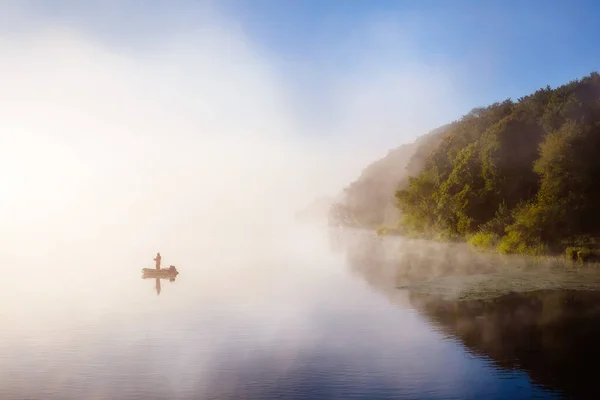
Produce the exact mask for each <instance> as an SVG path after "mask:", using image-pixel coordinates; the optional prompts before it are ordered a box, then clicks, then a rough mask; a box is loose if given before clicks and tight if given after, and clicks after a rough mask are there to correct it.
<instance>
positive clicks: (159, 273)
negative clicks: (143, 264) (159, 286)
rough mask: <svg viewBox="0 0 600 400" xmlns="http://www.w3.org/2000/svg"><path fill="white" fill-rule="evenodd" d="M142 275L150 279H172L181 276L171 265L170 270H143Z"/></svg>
mask: <svg viewBox="0 0 600 400" xmlns="http://www.w3.org/2000/svg"><path fill="white" fill-rule="evenodd" d="M142 273H143V274H144V275H145V276H148V277H171V276H176V275H178V274H179V272H178V271H177V268H175V266H173V265H171V266H170V267H169V268H161V269H156V268H142Z"/></svg>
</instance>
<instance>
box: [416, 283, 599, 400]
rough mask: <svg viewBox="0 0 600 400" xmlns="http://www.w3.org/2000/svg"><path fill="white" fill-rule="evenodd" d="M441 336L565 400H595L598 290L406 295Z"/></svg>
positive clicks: (597, 387) (597, 390) (597, 393)
mask: <svg viewBox="0 0 600 400" xmlns="http://www.w3.org/2000/svg"><path fill="white" fill-rule="evenodd" d="M410 301H411V303H412V304H413V305H414V306H415V308H416V309H417V310H419V311H421V312H422V313H423V314H424V315H425V316H427V317H428V319H430V320H431V321H432V322H433V323H434V324H436V325H438V326H439V327H440V328H441V329H442V330H443V331H444V332H446V333H448V334H450V335H452V336H455V337H457V338H459V339H460V340H461V341H462V342H463V343H464V344H465V346H467V347H468V348H469V349H470V350H471V351H473V352H474V353H476V354H481V355H485V356H488V357H490V358H491V359H492V360H493V361H494V362H495V363H496V364H497V365H499V366H501V367H504V368H511V369H520V370H524V371H526V372H527V373H528V374H529V376H530V377H531V379H532V380H533V381H534V382H536V383H539V384H542V385H543V386H546V387H548V388H550V389H554V390H560V391H562V392H564V393H565V394H566V395H567V396H569V397H574V398H580V399H588V398H589V399H592V398H593V399H598V398H600V382H599V381H598V376H597V375H598V374H597V368H595V363H596V361H597V360H598V358H599V356H600V341H599V340H600V324H599V322H600V292H585V291H579V292H578V291H566V290H563V291H538V292H529V293H520V294H517V293H511V294H508V295H505V296H503V297H500V298H498V299H495V300H487V301H484V300H469V301H448V300H441V299H440V298H437V297H436V296H432V295H428V294H417V293H411V294H410Z"/></svg>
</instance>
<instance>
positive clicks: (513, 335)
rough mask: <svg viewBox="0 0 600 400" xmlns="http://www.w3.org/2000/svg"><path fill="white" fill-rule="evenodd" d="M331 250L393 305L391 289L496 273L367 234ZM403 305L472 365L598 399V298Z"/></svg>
mask: <svg viewBox="0 0 600 400" xmlns="http://www.w3.org/2000/svg"><path fill="white" fill-rule="evenodd" d="M341 243H343V245H342V244H341ZM330 244H331V245H333V246H334V247H335V248H336V249H339V248H340V247H343V248H344V252H345V256H346V258H347V261H348V267H349V268H350V270H351V271H352V272H353V273H354V274H355V275H357V276H360V277H361V278H362V279H364V280H365V281H366V282H367V283H368V284H369V285H370V286H371V287H373V288H374V289H375V290H377V291H379V292H380V293H383V294H385V295H386V296H387V298H388V299H390V300H391V301H392V302H395V301H396V299H397V297H398V295H399V293H406V291H402V290H397V289H395V288H396V287H397V286H398V285H402V284H406V283H410V282H413V281H418V280H423V279H425V280H427V279H431V278H437V277H440V276H449V275H454V276H459V275H469V274H471V273H478V274H482V273H483V274H485V273H487V272H493V271H496V270H498V269H499V268H500V267H499V264H498V263H497V262H491V261H490V260H489V259H488V260H486V259H485V258H484V256H482V255H478V254H473V253H468V252H463V251H454V252H453V251H451V250H450V249H451V248H452V247H451V246H445V245H440V244H427V243H426V244H423V243H419V242H418V241H404V242H403V241H401V240H399V239H398V240H395V241H394V240H388V239H381V238H376V237H372V236H369V235H365V234H350V235H346V234H344V235H343V238H342V237H341V235H340V234H331V236H330ZM456 248H458V249H460V247H455V249H456ZM467 257H468V258H467ZM461 259H462V260H461ZM408 299H409V302H410V304H411V305H412V307H413V308H414V309H415V310H417V311H418V312H419V313H420V314H421V315H423V316H424V317H425V318H426V319H427V320H428V321H429V322H430V323H432V324H433V325H434V326H436V327H437V328H438V329H439V330H440V332H442V333H443V334H444V335H446V336H447V337H449V338H454V339H458V340H459V341H460V342H461V343H462V344H464V346H465V347H466V348H467V349H468V350H469V351H470V352H471V353H472V354H474V355H475V356H476V357H478V358H481V359H489V360H491V361H492V362H493V363H494V365H496V367H498V368H500V369H503V370H507V371H524V372H526V373H527V375H528V376H529V377H530V379H531V381H532V382H533V383H535V384H538V385H541V386H542V387H544V388H547V389H548V390H552V391H553V392H557V393H560V394H561V397H562V396H564V397H566V398H576V399H597V398H600V384H599V383H598V378H597V372H596V368H594V365H595V364H596V363H597V360H598V359H600V341H599V340H598V338H600V292H598V291H576V290H537V291H534V292H527V293H509V294H506V295H503V296H501V297H497V298H495V299H488V300H481V299H480V300H468V299H462V300H457V299H449V298H448V297H447V296H445V297H442V296H441V295H439V294H435V293H426V292H413V291H409V292H408Z"/></svg>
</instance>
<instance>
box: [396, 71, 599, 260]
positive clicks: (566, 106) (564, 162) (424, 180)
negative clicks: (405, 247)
mask: <svg viewBox="0 0 600 400" xmlns="http://www.w3.org/2000/svg"><path fill="white" fill-rule="evenodd" d="M599 152H600V75H598V74H597V73H592V74H590V75H589V76H586V77H584V78H583V79H580V80H575V81H572V82H570V83H568V84H566V85H563V86H561V87H559V88H556V89H551V88H550V87H547V88H544V89H540V90H538V91H536V92H535V93H533V94H532V95H529V96H526V97H523V98H520V99H519V100H518V101H517V102H512V101H510V100H507V101H504V102H501V103H495V104H492V105H491V106H489V107H486V108H476V109H473V110H472V111H471V112H470V113H468V114H467V115H465V116H463V117H462V118H461V119H460V120H458V121H454V122H453V123H451V124H449V125H447V126H446V127H445V130H444V133H443V135H440V136H438V138H437V139H436V141H430V142H429V143H428V144H427V146H421V147H420V148H419V149H417V150H416V151H415V155H414V156H413V160H411V161H409V162H408V166H409V167H410V168H409V169H410V172H411V174H412V176H411V177H409V178H408V179H407V180H406V184H405V185H404V186H403V187H402V188H401V189H400V190H398V191H396V202H397V206H398V209H399V211H400V213H401V221H400V228H401V229H402V231H403V232H405V233H406V234H408V235H412V236H422V237H436V238H444V239H453V240H454V239H457V238H462V239H463V240H464V239H466V238H469V242H470V243H471V244H472V245H474V246H476V247H482V248H487V247H494V246H497V250H498V251H500V252H503V253H523V254H531V255H539V254H544V253H549V252H550V253H553V252H557V253H560V252H562V251H563V250H565V248H567V247H577V246H579V245H582V246H592V247H590V248H593V245H592V243H593V242H594V240H593V238H594V237H600V207H598V205H600V157H598V154H599ZM415 157H416V158H415ZM576 242H579V245H578V244H577V243H576ZM583 242H585V243H583ZM576 245H577V246H576ZM573 251H574V250H572V251H570V252H569V254H570V255H571V256H572V257H574V256H573V254H575V253H573ZM578 251H580V252H581V251H583V250H581V249H580V250H578ZM581 254H582V255H581V257H583V258H586V257H587V259H589V258H591V257H592V256H591V255H589V254H588V253H586V251H583V253H581ZM590 254H595V253H593V252H592V253H590Z"/></svg>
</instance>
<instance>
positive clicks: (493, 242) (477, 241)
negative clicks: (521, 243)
mask: <svg viewBox="0 0 600 400" xmlns="http://www.w3.org/2000/svg"><path fill="white" fill-rule="evenodd" d="M499 241H500V236H498V235H496V234H495V233H491V232H478V233H476V234H474V235H473V236H471V237H470V238H469V240H468V242H469V244H470V245H471V246H473V247H477V248H480V249H494V248H496V246H497V245H498V242H499Z"/></svg>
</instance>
